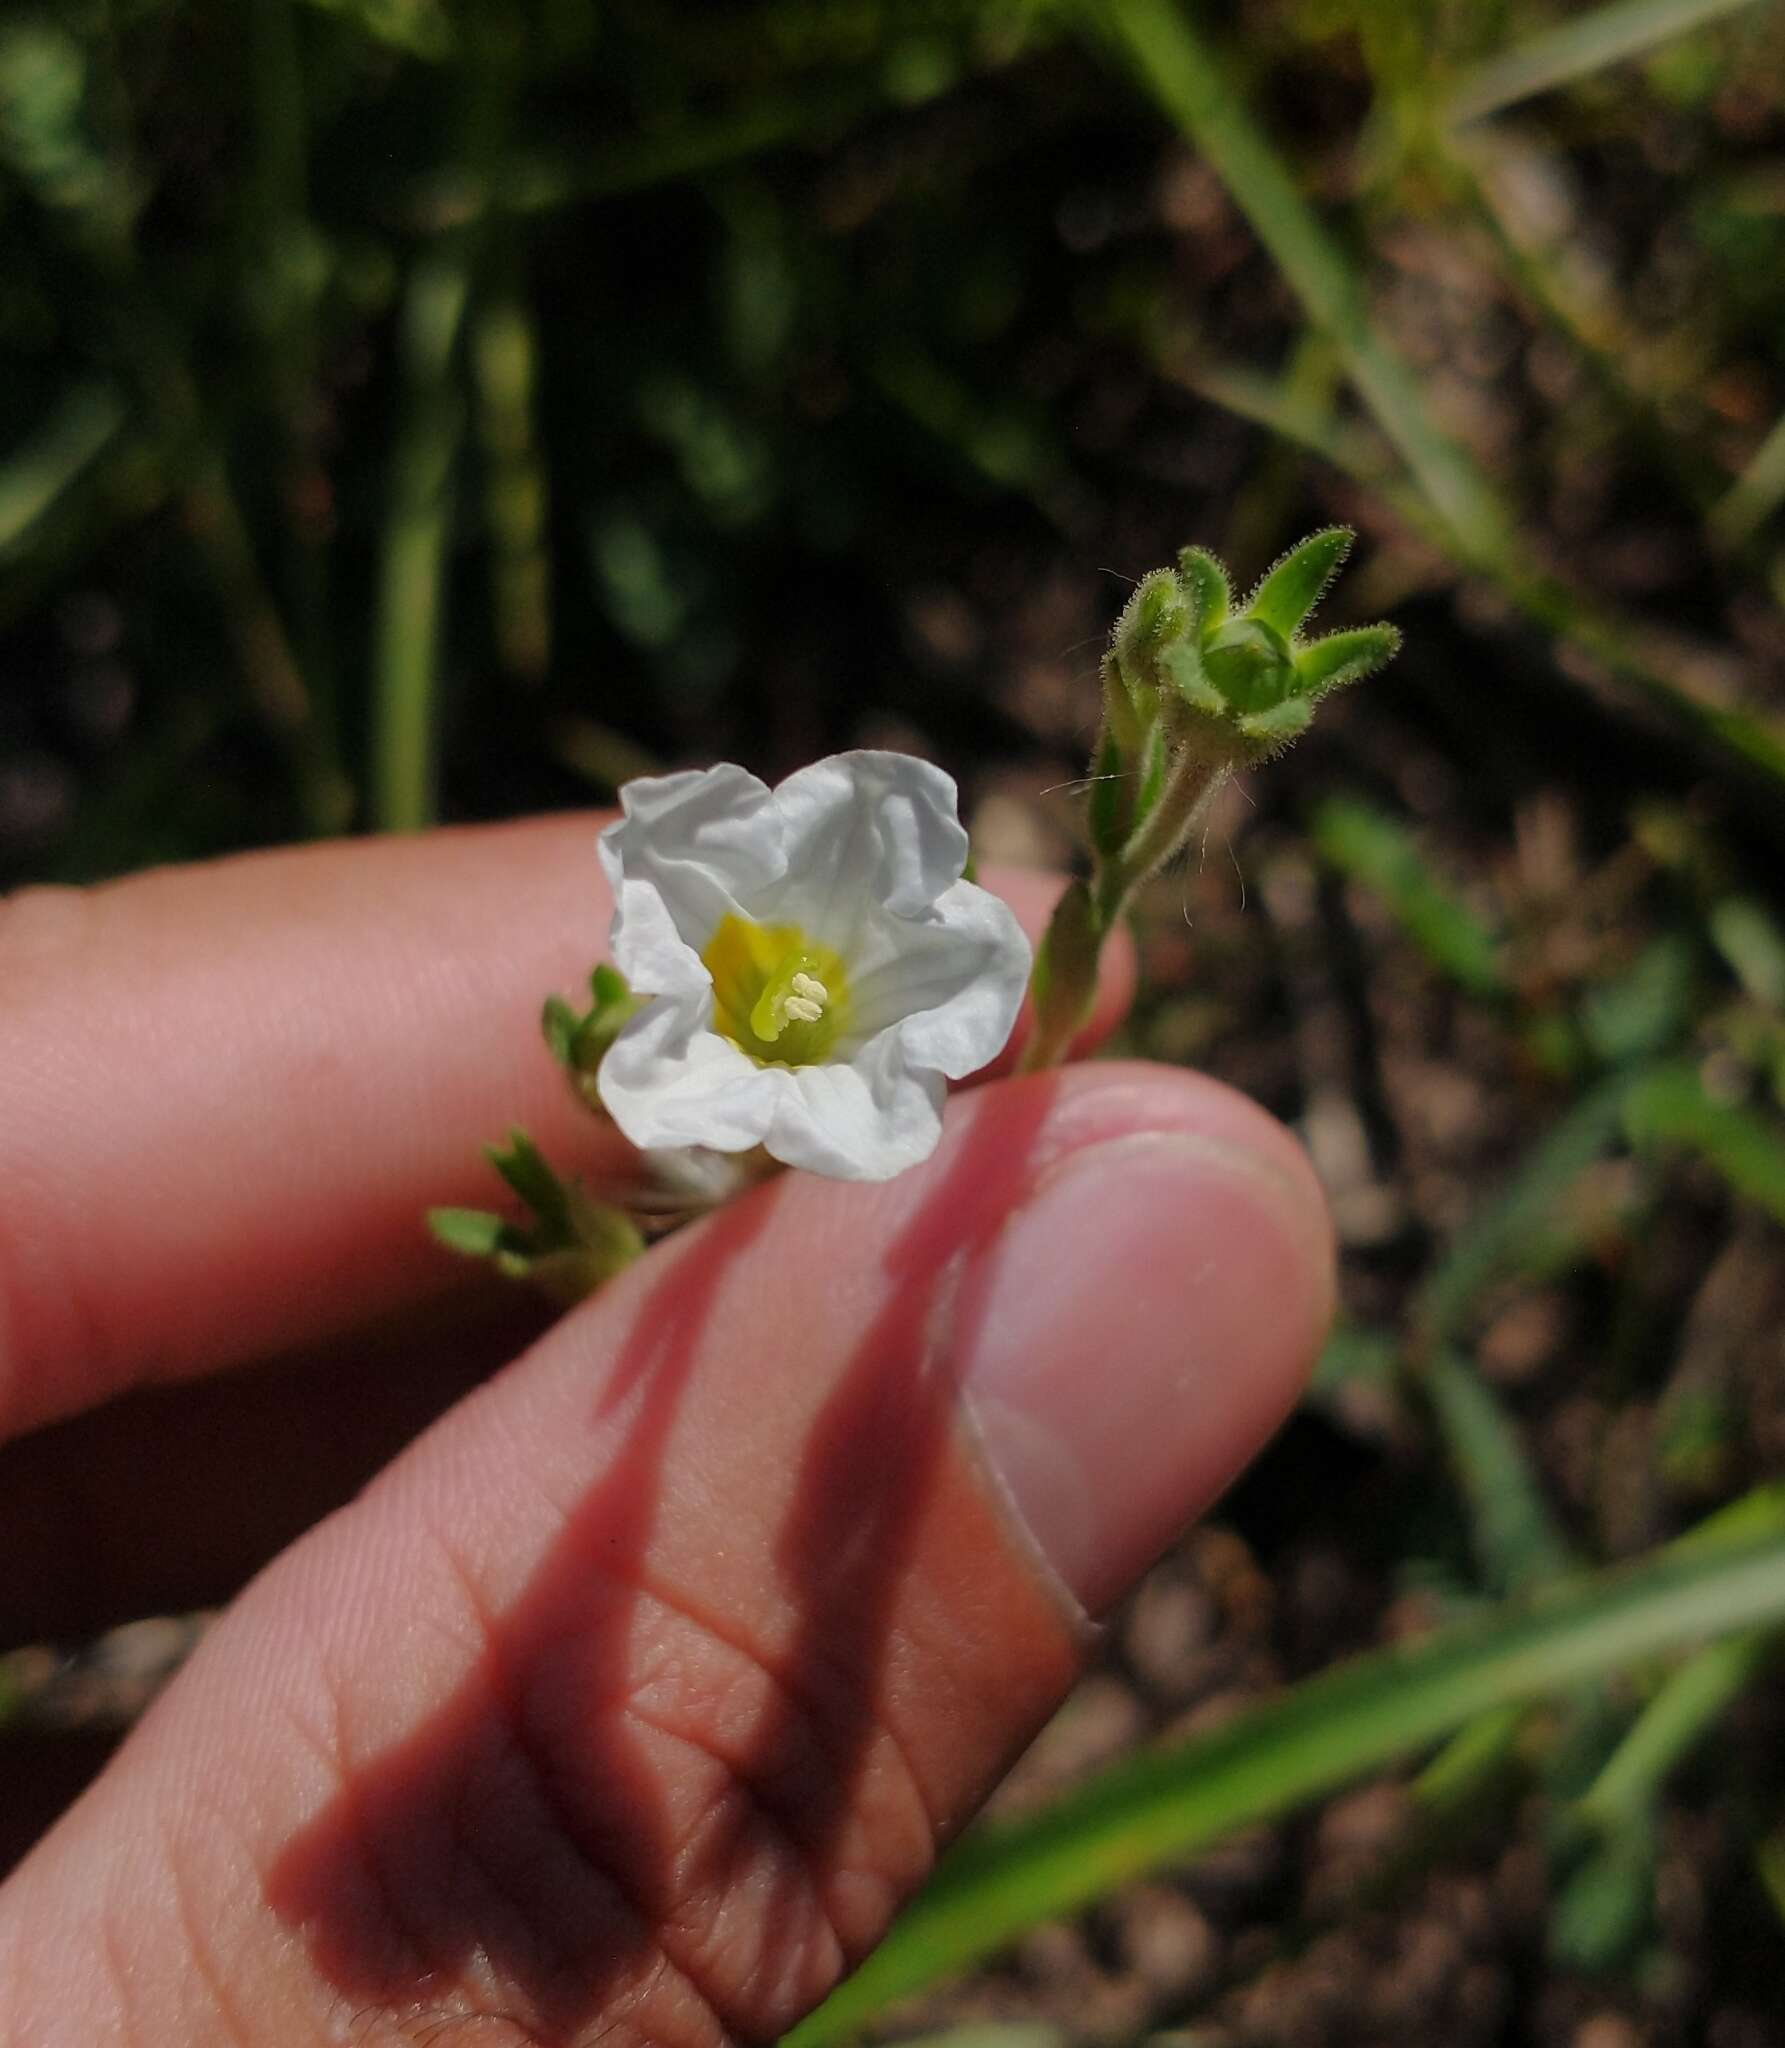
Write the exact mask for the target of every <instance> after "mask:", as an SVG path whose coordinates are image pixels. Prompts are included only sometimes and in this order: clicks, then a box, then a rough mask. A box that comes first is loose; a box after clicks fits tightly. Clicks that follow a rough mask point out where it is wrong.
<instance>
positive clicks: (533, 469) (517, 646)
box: [471, 251, 552, 681]
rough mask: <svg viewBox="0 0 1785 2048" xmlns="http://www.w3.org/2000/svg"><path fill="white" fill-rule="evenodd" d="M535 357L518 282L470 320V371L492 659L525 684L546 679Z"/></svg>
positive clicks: (548, 647)
mask: <svg viewBox="0 0 1785 2048" xmlns="http://www.w3.org/2000/svg"><path fill="white" fill-rule="evenodd" d="M503 262H504V265H505V267H507V268H509V269H510V270H512V271H514V272H517V273H518V269H519V265H518V263H516V262H515V260H514V256H513V252H512V251H505V252H504V255H503ZM538 356H539V350H538V343H537V340H536V337H535V334H534V328H533V320H532V316H531V314H530V313H529V311H528V308H527V306H526V303H525V301H524V300H523V298H522V296H521V291H520V286H519V280H518V275H516V276H514V277H512V278H511V280H510V282H509V283H508V284H506V285H505V286H504V287H503V288H502V289H500V290H499V291H497V292H495V293H493V294H492V295H491V298H490V300H489V303H488V304H486V305H485V306H483V307H482V308H481V309H480V310H479V311H478V313H477V315H476V317H475V318H474V320H473V322H472V331H471V363H472V370H473V373H474V375H475V378H476V382H477V430H478V440H479V442H480V444H481V447H482V453H483V479H484V493H483V500H484V503H483V518H484V530H485V532H486V534H487V535H488V537H489V548H490V609H491V613H492V615H493V617H494V621H495V632H496V652H497V655H498V657H499V659H500V660H501V663H502V666H503V667H504V668H505V669H506V670H507V671H508V673H509V674H510V675H512V676H515V677H518V678H520V679H521V680H523V681H533V680H536V679H537V678H538V677H540V676H542V675H544V674H545V672H546V670H547V668H548V667H549V666H550V664H551V656H552V622H551V596H552V593H551V559H550V556H549V554H548V552H547V549H546V544H545V535H546V512H547V502H548V500H547V488H546V472H545V462H544V459H543V457H542V456H541V453H540V449H539V443H538V438H537V436H536V435H535V433H534V430H533V414H534V408H535V404H536V394H535V385H536V383H537V379H538Z"/></svg>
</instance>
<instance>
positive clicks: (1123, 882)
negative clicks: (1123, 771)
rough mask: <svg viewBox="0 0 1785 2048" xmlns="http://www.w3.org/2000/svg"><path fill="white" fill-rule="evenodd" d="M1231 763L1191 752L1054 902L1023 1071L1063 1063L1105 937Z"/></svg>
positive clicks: (1089, 996) (1089, 995)
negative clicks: (1111, 846)
mask: <svg viewBox="0 0 1785 2048" xmlns="http://www.w3.org/2000/svg"><path fill="white" fill-rule="evenodd" d="M1227 774H1228V766H1227V763H1226V762H1224V761H1220V760H1214V761H1211V760H1209V759H1207V758H1205V757H1202V756H1198V755H1196V754H1193V753H1189V752H1186V753H1185V754H1184V755H1182V756H1181V757H1180V759H1179V760H1178V762H1177V764H1176V765H1175V766H1174V768H1173V769H1172V771H1171V773H1170V775H1169V776H1168V777H1167V778H1166V782H1165V786H1164V788H1163V789H1162V790H1161V791H1160V792H1159V795H1158V798H1157V799H1156V800H1155V802H1154V804H1153V806H1152V808H1151V809H1150V810H1149V811H1148V813H1147V815H1146V816H1145V818H1143V819H1142V820H1141V822H1140V824H1139V825H1137V826H1136V827H1135V829H1134V831H1133V832H1132V833H1130V834H1129V836H1128V838H1127V840H1126V841H1125V842H1124V844H1123V845H1122V846H1121V848H1120V849H1119V850H1118V851H1117V852H1116V853H1115V854H1113V855H1111V856H1109V857H1107V858H1106V857H1103V856H1098V857H1096V858H1095V859H1094V860H1093V863H1092V868H1091V878H1090V880H1089V881H1088V882H1074V883H1073V884H1072V886H1071V888H1069V889H1068V890H1067V891H1066V893H1065V895H1064V896H1062V897H1061V898H1060V900H1059V902H1058V903H1057V904H1056V905H1055V906H1054V914H1053V917H1052V919H1051V920H1050V922H1049V924H1048V928H1047V932H1046V935H1045V936H1044V937H1043V939H1042V942H1041V949H1040V952H1039V953H1038V955H1037V957H1036V962H1035V981H1034V988H1035V1023H1034V1028H1033V1029H1032V1030H1031V1032H1030V1034H1029V1040H1028V1043H1027V1044H1026V1045H1025V1046H1024V1048H1023V1054H1022V1058H1021V1060H1020V1061H1019V1062H1018V1071H1019V1072H1020V1073H1025V1074H1034V1073H1039V1072H1041V1071H1042V1070H1043V1069H1044V1068H1046V1067H1057V1066H1059V1065H1061V1064H1062V1063H1063V1062H1064V1061H1065V1059H1066V1058H1067V1057H1068V1055H1069V1054H1070V1053H1071V1050H1072V1042H1073V1040H1074V1039H1075V1038H1076V1037H1077V1036H1078V1034H1079V1032H1080V1031H1081V1030H1082V1029H1083V1027H1084V1022H1085V1019H1086V1018H1087V1017H1088V1016H1089V1015H1090V1013H1091V1003H1092V1000H1093V998H1094V997H1095V995H1096V993H1097V962H1098V958H1099V956H1100V955H1101V953H1102V951H1103V942H1104V940H1105V939H1106V938H1108V936H1109V934H1110V933H1111V932H1112V931H1113V930H1114V929H1115V927H1116V925H1117V924H1118V923H1119V922H1120V920H1121V917H1122V913H1123V911H1124V910H1126V909H1127V907H1128V902H1129V899H1130V898H1131V897H1132V896H1133V894H1134V892H1135V890H1136V889H1138V888H1139V887H1140V885H1141V884H1142V883H1143V882H1144V881H1146V879H1147V878H1148V876H1150V875H1152V874H1153V873H1154V872H1156V870H1158V869H1159V868H1161V867H1163V866H1164V864H1165V863H1166V862H1167V861H1168V860H1170V858H1171V857H1172V855H1173V854H1174V853H1176V852H1177V850H1178V849H1179V847H1181V846H1182V845H1183V844H1184V842H1185V841H1186V840H1187V839H1188V838H1189V836H1190V834H1191V833H1192V832H1193V831H1195V829H1196V826H1197V823H1198V821H1199V820H1200V819H1201V817H1202V815H1203V813H1204V812H1205V811H1206V810H1207V808H1208V805H1209V803H1210V801H1211V800H1212V799H1213V797H1214V794H1215V792H1216V790H1218V789H1219V788H1220V787H1221V785H1222V783H1223V782H1225V781H1226V780H1227Z"/></svg>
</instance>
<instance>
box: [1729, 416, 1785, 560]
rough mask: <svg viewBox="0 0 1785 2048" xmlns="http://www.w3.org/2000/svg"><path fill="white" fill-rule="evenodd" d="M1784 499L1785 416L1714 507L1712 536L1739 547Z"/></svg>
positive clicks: (1776, 424)
mask: <svg viewBox="0 0 1785 2048" xmlns="http://www.w3.org/2000/svg"><path fill="white" fill-rule="evenodd" d="M1782 498H1785V418H1781V419H1779V420H1777V421H1776V422H1775V423H1774V425H1773V428H1772V430H1771V432H1770V433H1768V435H1767V437H1766V439H1765V440H1764V441H1762V442H1761V444H1760V446H1759V447H1758V448H1756V449H1755V451H1754V453H1753V454H1752V455H1751V456H1750V457H1749V458H1748V465H1747V467H1746V468H1745V469H1744V470H1743V471H1742V473H1741V475H1740V476H1738V477H1737V478H1736V480H1735V482H1734V483H1732V484H1731V485H1730V487H1729V489H1728V490H1727V491H1726V492H1725V493H1724V495H1723V496H1722V497H1721V498H1720V499H1719V500H1718V501H1717V503H1716V504H1715V505H1714V506H1713V507H1712V508H1711V515H1710V531H1711V538H1712V539H1713V540H1714V541H1716V542H1717V544H1718V545H1719V546H1720V547H1725V548H1732V549H1733V548H1739V547H1741V546H1742V545H1743V543H1744V542H1746V541H1749V540H1751V539H1752V538H1753V537H1754V535H1755V534H1756V533H1758V532H1759V530H1760V528H1761V527H1762V526H1764V525H1765V524H1766V522H1767V521H1768V520H1769V519H1770V518H1771V517H1772V516H1773V514H1774V512H1775V511H1777V510H1778V506H1779V501H1780V500H1781V499H1782Z"/></svg>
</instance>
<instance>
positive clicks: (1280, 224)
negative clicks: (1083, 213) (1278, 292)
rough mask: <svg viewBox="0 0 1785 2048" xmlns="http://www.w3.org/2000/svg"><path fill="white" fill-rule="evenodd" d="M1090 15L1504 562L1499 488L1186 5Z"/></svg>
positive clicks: (1369, 396) (1397, 428)
mask: <svg viewBox="0 0 1785 2048" xmlns="http://www.w3.org/2000/svg"><path fill="white" fill-rule="evenodd" d="M1083 15H1084V19H1085V22H1086V25H1087V27H1088V28H1090V29H1092V30H1093V31H1095V32H1098V33H1101V34H1102V35H1104V36H1105V37H1107V38H1108V39H1109V40H1111V41H1112V42H1113V43H1114V44H1115V45H1116V47H1117V48H1118V49H1119V50H1120V51H1121V52H1122V54H1123V55H1124V57H1125V58H1126V59H1127V61H1128V62H1129V63H1130V64H1131V65H1132V66H1133V68H1134V69H1135V71H1136V72H1137V73H1138V74H1139V76H1140V78H1141V81H1142V82H1143V84H1144V85H1145V86H1146V87H1147V89H1148V91H1149V92H1150V93H1151V94H1152V95H1153V97H1154V98H1155V99H1156V100H1157V101H1158V102H1159V104H1160V106H1161V107H1162V108H1163V109H1164V110H1165V112H1166V113H1167V114H1168V115H1169V116H1170V117H1171V119H1172V120H1173V121H1174V122H1176V123H1177V125H1178V126H1179V127H1180V128H1181V129H1182V130H1183V132H1184V134H1185V135H1186V136H1187V137H1188V138H1189V140H1190V141H1191V142H1193V143H1194V144H1195V145H1196V147H1197V149H1198V150H1199V151H1200V152H1201V153H1202V155H1203V156H1204V157H1206V158H1207V160H1208V162H1209V163H1210V165H1211V166H1212V167H1213V168H1214V170H1215V171H1216V172H1217V174H1218V175H1219V176H1220V178H1221V180H1222V182H1223V183H1224V184H1225V185H1226V186H1227V188H1228V190H1229V191H1230V192H1231V193H1232V194H1233V197H1234V199H1235V200H1236V201H1237V203H1238V205H1239V207H1240V209H1241V211H1242V212H1243V213H1244V214H1245V216H1246V218H1247V219H1248V220H1249V221H1250V222H1251V224H1252V227H1253V230H1254V232H1255V233H1256V234H1257V236H1258V238H1259V240H1260V241H1261V242H1262V243H1263V244H1264V246H1265V247H1266V249H1268V250H1269V251H1270V253H1271V256H1272V257H1273V258H1274V259H1275V261H1276V263H1277V265H1278V267H1279V268H1280V269H1281V270H1282V272H1283V275H1284V276H1285V278H1287V279H1288V281H1289V283H1290V285H1291V287H1292V288H1293V289H1294V291H1295V293H1296V295H1297V296H1298V297H1299V298H1300V299H1301V301H1302V303H1303V305H1304V306H1305V307H1306V308H1307V310H1308V314H1309V316H1310V318H1311V319H1313V320H1314V321H1315V322H1316V323H1317V324H1318V325H1319V326H1320V327H1322V328H1323V329H1324V330H1325V331H1326V332H1327V333H1328V334H1329V335H1330V336H1331V337H1332V340H1333V343H1334V345H1335V346H1336V347H1337V349H1338V350H1339V353H1340V355H1341V357H1342V358H1343V360H1344V364H1345V369H1346V372H1347V374H1348V375H1349V377H1350V378H1351V380H1352V382H1353V383H1354V384H1355V385H1356V386H1357V389H1358V391H1359V392H1360V394H1361V395H1362V396H1363V398H1364V401H1365V403H1366V404H1367V405H1368V406H1369V408H1370V410H1371V412H1372V413H1373V414H1374V416H1375V418H1376V421H1377V424H1378V425H1379V426H1380V427H1381V428H1382V431H1383V432H1384V433H1385V434H1386V435H1387V436H1388V438H1389V439H1390V440H1391V441H1392V442H1393V443H1394V445H1395V447H1396V449H1397V450H1398V451H1399V453H1400V456H1401V458H1402V460H1403V461H1404V462H1405V463H1406V465H1407V467H1408V468H1409V470H1411V471H1412V473H1413V475H1414V477H1415V478H1416V479H1417V481H1418V483H1419V486H1420V489H1421V491H1422V492H1423V493H1424V495H1425V496H1426V498H1427V499H1428V500H1429V501H1430V503H1431V505H1432V507H1433V509H1434V510H1435V511H1436V512H1437V513H1438V515H1439V517H1440V518H1441V519H1442V520H1443V521H1444V522H1445V524H1446V526H1447V527H1448V528H1449V530H1450V532H1451V534H1452V535H1453V536H1454V538H1455V541H1456V544H1457V545H1458V546H1459V547H1460V548H1461V549H1462V551H1463V553H1464V554H1465V555H1466V556H1467V557H1468V558H1469V559H1470V560H1471V561H1474V562H1478V563H1487V562H1494V561H1498V560H1499V559H1500V558H1501V557H1502V556H1503V555H1504V554H1505V551H1506V547H1507V544H1508V536H1509V533H1510V524H1509V521H1508V519H1507V516H1506V513H1505V510H1504V508H1503V507H1502V505H1501V504H1500V501H1499V497H1498V495H1497V493H1496V492H1495V490H1494V488H1493V486H1492V485H1491V484H1490V483H1489V482H1488V480H1487V478H1486V477H1485V476H1484V475H1483V474H1482V472H1481V471H1480V469H1479V468H1478V467H1477V466H1476V464H1475V463H1474V461H1473V460H1472V459H1471V458H1470V457H1469V456H1468V455H1467V454H1466V453H1465V452H1464V451H1463V449H1461V448H1460V447H1459V446H1458V445H1457V444H1456V442H1455V441H1453V440H1452V439H1451V438H1450V437H1449V435H1447V434H1445V433H1443V432H1442V431H1441V430H1440V429H1439V427H1438V426H1437V425H1436V424H1435V422H1434V421H1433V420H1432V419H1431V417H1430V415H1429V414H1428V412H1427V409H1426V404H1425V399H1424V397H1423V395H1422V394H1421V392H1420V389H1419V386H1418V384H1417V382H1416V381H1415V379H1414V377H1413V376H1412V374H1411V372H1410V371H1409V370H1408V369H1407V367H1406V365H1405V364H1404V363H1403V362H1402V361H1401V360H1400V358H1399V357H1398V356H1397V355H1396V354H1395V353H1394V352H1393V351H1392V350H1391V349H1390V348H1389V347H1388V346H1387V345H1386V344H1385V343H1384V342H1383V341H1382V339H1381V337H1380V336H1379V335H1378V334H1377V333H1376V331H1375V329H1374V327H1373V326H1372V324H1371V321H1370V317H1369V310H1368V298H1367V295H1366V293H1365V292H1364V289H1363V286H1362V281H1361V280H1360V279H1359V278H1358V276H1357V275H1356V273H1355V271H1354V270H1353V268H1352V266H1351V264H1350V262H1349V261H1348V259H1347V258H1346V257H1345V256H1344V255H1343V254H1342V253H1341V252H1340V250H1339V248H1338V246H1337V244H1336V243H1335V242H1334V241H1333V240H1332V238H1331V237H1330V236H1329V235H1328V234H1327V232H1326V230H1325V228H1324V227H1322V226H1321V224H1320V222H1319V220H1318V219H1317V217H1316V216H1315V214H1314V211H1313V209H1312V208H1311V207H1310V206H1309V204H1308V202H1307V200H1306V199H1304V198H1303V196H1302V193H1301V189H1300V187H1299V186H1298V185H1297V183H1296V180H1295V178H1294V176H1293V175H1292V173H1291V172H1290V170H1289V168H1288V166H1287V165H1286V164H1285V163H1284V161H1283V159H1282V158H1281V157H1280V156H1279V155H1278V154H1277V152H1276V150H1275V149H1274V148H1273V147H1272V145H1271V144H1270V142H1269V141H1268V140H1267V139H1266V138H1265V136H1264V134H1263V132H1262V130H1260V129H1259V128H1258V127H1257V126H1256V124H1255V123H1254V122H1253V120H1252V117H1251V115H1250V114H1249V113H1247V111H1246V106H1245V101H1244V99H1243V97H1242V96H1241V94H1240V93H1239V92H1238V91H1237V90H1236V89H1235V87H1234V84H1233V82H1232V80H1231V79H1229V78H1228V77H1227V76H1226V75H1225V73H1224V71H1223V69H1222V67H1221V66H1220V65H1219V64H1218V63H1217V61H1216V59H1215V56H1214V53H1213V51H1212V50H1210V49H1209V48H1208V47H1207V46H1206V45H1205V44H1204V42H1203V40H1202V38H1201V36H1200V34H1199V33H1198V32H1197V30H1196V29H1194V28H1193V27H1192V26H1191V23H1190V20H1189V18H1188V15H1187V12H1186V11H1185V10H1184V9H1183V8H1182V7H1180V6H1177V5H1174V4H1173V0H1107V4H1105V5H1102V6H1095V7H1093V6H1089V5H1087V6H1085V7H1084V9H1083Z"/></svg>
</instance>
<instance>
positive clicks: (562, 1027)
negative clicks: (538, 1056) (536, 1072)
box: [539, 996, 582, 1067]
mask: <svg viewBox="0 0 1785 2048" xmlns="http://www.w3.org/2000/svg"><path fill="white" fill-rule="evenodd" d="M581 1021H582V1020H581V1019H580V1018H579V1017H578V1016H577V1014H576V1012H575V1011H574V1010H573V1009H572V1008H571V1007H570V1005H569V1004H568V1003H567V1002H566V1001H565V1000H564V998H563V997H562V996H547V997H546V999H545V1008H544V1009H543V1010H541V1012H540V1014H539V1028H540V1030H541V1032H542V1033H543V1034H544V1036H545V1042H546V1044H547V1045H548V1046H550V1048H551V1053H552V1057H553V1059H555V1060H556V1061H557V1062H558V1064H559V1065H560V1066H561V1067H569V1066H574V1064H575V1048H576V1032H577V1026H578V1024H579V1023H581Z"/></svg>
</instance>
